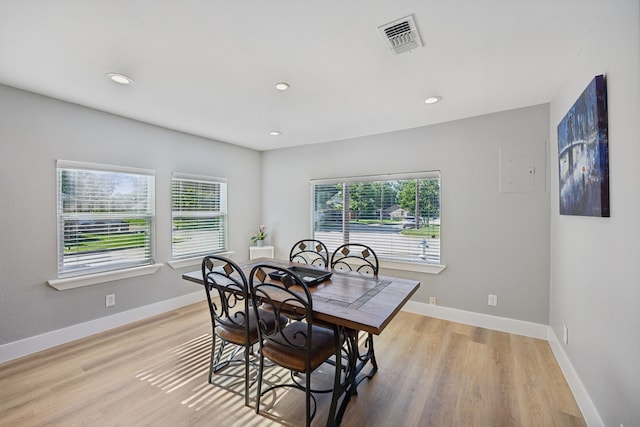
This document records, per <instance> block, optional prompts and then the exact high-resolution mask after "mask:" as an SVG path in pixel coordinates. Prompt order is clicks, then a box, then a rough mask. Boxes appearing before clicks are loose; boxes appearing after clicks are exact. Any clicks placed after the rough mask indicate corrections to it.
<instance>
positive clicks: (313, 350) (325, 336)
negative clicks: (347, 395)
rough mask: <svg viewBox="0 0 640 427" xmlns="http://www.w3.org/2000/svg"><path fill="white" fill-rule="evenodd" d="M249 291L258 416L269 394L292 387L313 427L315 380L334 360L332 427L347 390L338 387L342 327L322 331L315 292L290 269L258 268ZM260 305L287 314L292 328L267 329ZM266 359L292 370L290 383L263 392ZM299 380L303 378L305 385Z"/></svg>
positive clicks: (330, 419) (329, 423)
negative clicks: (255, 336) (315, 311)
mask: <svg viewBox="0 0 640 427" xmlns="http://www.w3.org/2000/svg"><path fill="white" fill-rule="evenodd" d="M273 273H279V276H278V280H273V279H271V278H270V274H273ZM282 273H284V275H283V274H282ZM249 287H250V291H251V292H250V293H251V298H252V300H253V303H254V310H255V315H256V318H257V319H258V334H259V337H260V339H259V341H258V342H259V345H260V352H259V359H260V364H259V368H258V391H257V393H258V394H257V399H256V413H259V412H260V401H261V398H262V397H263V396H264V395H265V394H266V393H268V392H269V391H272V390H274V389H278V388H281V387H293V388H295V389H298V390H302V391H304V392H305V410H306V425H307V426H309V425H310V424H311V420H313V418H314V416H315V414H316V409H317V402H316V398H315V396H314V395H313V393H314V392H319V391H315V390H312V389H311V375H312V373H313V372H314V371H315V370H316V369H317V368H318V367H319V366H320V365H322V364H323V363H324V362H327V361H328V360H330V359H331V358H334V359H335V361H337V362H336V363H335V365H336V366H335V373H334V382H333V387H332V388H331V389H330V390H326V391H331V392H332V399H331V406H330V409H329V415H328V418H327V425H334V423H335V416H336V408H337V403H338V398H339V397H340V395H341V394H342V392H343V390H344V388H343V385H342V384H341V382H340V379H341V370H342V368H341V356H340V354H341V351H342V342H343V340H342V335H341V334H340V332H339V330H338V326H337V325H331V329H329V328H327V327H324V326H326V325H327V324H324V323H323V327H321V326H318V325H316V324H314V318H313V299H312V297H311V292H310V291H309V288H308V287H307V285H306V284H305V282H304V281H303V280H302V279H301V278H300V276H298V275H296V274H295V273H294V272H293V271H291V270H289V269H286V268H282V267H276V266H271V265H268V264H261V265H257V266H255V267H254V268H253V269H252V270H251V273H250V276H249ZM258 303H261V304H262V305H264V306H268V307H270V308H269V309H268V311H271V312H273V313H275V314H276V315H278V316H284V315H286V316H287V317H288V318H289V319H290V322H289V324H287V325H286V326H282V325H279V326H277V327H276V328H275V329H269V328H268V327H266V322H263V320H262V319H263V316H264V311H262V312H261V311H260V310H258V309H257V304H258ZM265 358H266V359H268V360H269V361H271V363H273V364H275V365H279V366H281V367H283V368H286V369H288V370H289V371H290V373H291V382H290V383H286V384H275V385H272V386H270V387H269V388H267V389H266V390H264V391H263V390H262V382H263V381H262V380H263V376H264V375H263V373H264V364H265V360H264V359H265ZM301 375H304V384H303V383H302V380H301V379H300V378H301ZM311 401H313V410H312V409H311Z"/></svg>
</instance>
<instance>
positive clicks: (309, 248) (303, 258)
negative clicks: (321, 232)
mask: <svg viewBox="0 0 640 427" xmlns="http://www.w3.org/2000/svg"><path fill="white" fill-rule="evenodd" d="M289 261H292V262H298V263H301V264H311V265H318V266H321V267H328V266H329V250H328V249H327V246H326V245H325V244H324V243H322V242H321V241H320V240H315V239H303V240H300V241H298V242H296V243H295V244H294V245H293V246H292V247H291V251H290V252H289Z"/></svg>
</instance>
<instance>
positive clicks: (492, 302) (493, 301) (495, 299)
mask: <svg viewBox="0 0 640 427" xmlns="http://www.w3.org/2000/svg"><path fill="white" fill-rule="evenodd" d="M487 304H489V305H492V306H494V307H496V306H497V305H498V295H492V294H489V301H488V302H487Z"/></svg>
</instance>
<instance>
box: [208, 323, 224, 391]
mask: <svg viewBox="0 0 640 427" xmlns="http://www.w3.org/2000/svg"><path fill="white" fill-rule="evenodd" d="M221 347H224V343H222V344H221ZM221 355H222V348H220V351H219V352H218V354H217V355H216V334H211V357H210V360H209V384H213V373H214V371H215V366H216V365H217V364H218V361H219V360H220V356H221Z"/></svg>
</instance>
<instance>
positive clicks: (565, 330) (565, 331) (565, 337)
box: [562, 325, 569, 345]
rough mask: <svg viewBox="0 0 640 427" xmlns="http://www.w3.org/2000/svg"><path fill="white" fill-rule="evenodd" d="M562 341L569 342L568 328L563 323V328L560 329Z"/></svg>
mask: <svg viewBox="0 0 640 427" xmlns="http://www.w3.org/2000/svg"><path fill="white" fill-rule="evenodd" d="M562 341H563V342H564V343H565V345H566V344H569V328H567V325H564V328H563V330H562Z"/></svg>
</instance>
